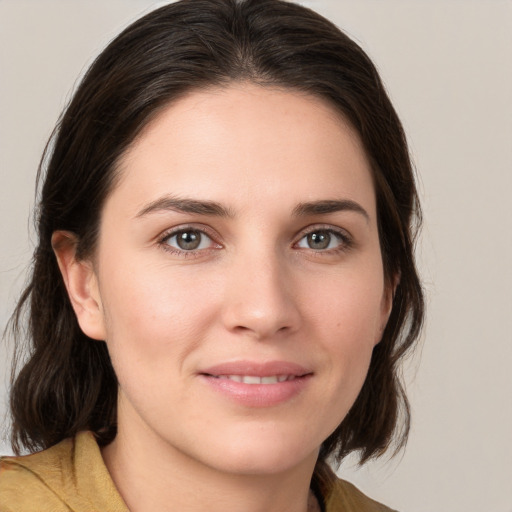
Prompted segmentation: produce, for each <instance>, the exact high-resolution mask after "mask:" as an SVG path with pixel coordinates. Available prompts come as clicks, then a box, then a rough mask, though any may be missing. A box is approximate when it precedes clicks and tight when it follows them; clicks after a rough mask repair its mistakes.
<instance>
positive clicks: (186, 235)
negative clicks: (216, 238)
mask: <svg viewBox="0 0 512 512" xmlns="http://www.w3.org/2000/svg"><path fill="white" fill-rule="evenodd" d="M176 241H177V243H178V246H179V247H180V249H184V250H186V251H191V250H193V249H197V248H198V247H199V244H200V243H201V234H200V233H198V232H197V231H183V232H182V233H179V234H178V236H177V237H176Z"/></svg>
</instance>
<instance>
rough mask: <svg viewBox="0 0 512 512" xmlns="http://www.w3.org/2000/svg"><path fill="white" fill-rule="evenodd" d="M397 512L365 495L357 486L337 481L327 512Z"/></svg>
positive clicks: (327, 505)
mask: <svg viewBox="0 0 512 512" xmlns="http://www.w3.org/2000/svg"><path fill="white" fill-rule="evenodd" d="M342 511H343V512H345V511H347V512H352V511H353V512H356V511H357V512H396V511H393V510H392V509H390V508H388V507H386V506H385V505H383V504H382V503H378V502H377V501H374V500H372V499H371V498H369V497H368V496H366V495H365V494H363V493H362V492H361V491H360V490H359V489H358V488H357V487H356V486H355V485H353V484H351V483H350V482H347V481H345V480H341V479H337V481H336V483H335V484H334V486H333V490H332V493H331V495H330V499H329V501H328V502H327V504H326V512H342Z"/></svg>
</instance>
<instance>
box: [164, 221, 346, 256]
mask: <svg viewBox="0 0 512 512" xmlns="http://www.w3.org/2000/svg"><path fill="white" fill-rule="evenodd" d="M190 232H195V233H199V234H200V235H201V236H206V237H207V238H209V239H210V244H213V245H214V246H215V247H208V248H203V249H191V250H184V249H178V248H176V247H172V246H171V245H169V243H168V241H169V239H171V238H173V237H176V236H178V235H179V234H180V233H190ZM314 233H327V234H329V235H330V236H333V235H334V237H335V238H336V239H337V240H338V241H339V244H338V246H337V247H334V248H330V249H325V250H324V249H313V248H307V250H308V251H310V252H312V253H313V254H315V256H322V255H333V254H339V253H343V252H346V251H348V250H350V249H351V248H352V247H353V245H354V241H353V239H352V237H351V236H350V235H349V234H348V233H347V232H346V231H345V230H341V229H335V228H333V227H332V226H322V225H315V226H311V227H309V228H306V229H304V230H303V231H302V232H301V233H300V235H299V238H298V240H297V241H296V242H294V244H293V247H298V244H299V243H300V242H301V241H302V240H303V239H304V238H306V237H308V236H309V235H312V234H314ZM215 238H216V237H215V235H214V234H213V233H211V232H210V230H208V229H206V228H205V227H204V226H201V227H196V226H180V227H179V228H173V229H171V230H169V231H166V232H165V233H163V234H162V236H160V237H159V239H158V245H159V246H161V247H162V249H163V250H165V251H167V252H170V253H171V254H175V255H178V256H181V257H185V258H191V257H199V256H200V255H201V254H204V253H205V251H208V252H210V251H211V250H217V249H221V248H222V245H221V244H220V243H218V242H216V241H215ZM200 243H202V241H201V242H200ZM298 248H299V249H300V247H298Z"/></svg>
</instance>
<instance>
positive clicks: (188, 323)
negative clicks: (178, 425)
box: [102, 265, 217, 375]
mask: <svg viewBox="0 0 512 512" xmlns="http://www.w3.org/2000/svg"><path fill="white" fill-rule="evenodd" d="M136 268H137V270H135V271H131V272H128V273H126V272H123V271H122V265H118V266H117V267H116V269H111V270H110V272H109V274H108V283H106V286H105V288H104V292H103V293H102V297H103V306H104V314H105V319H106V327H107V335H108V339H107V343H108V346H109V350H110V353H111V357H112V359H113V362H114V366H116V363H117V366H120V365H123V366H132V365H133V364H137V367H138V371H144V362H147V368H148V369H149V370H150V371H151V368H154V365H155V364H157V365H159V364H161V365H162V366H165V364H167V363H168V361H169V359H172V360H173V364H174V365H176V364H178V365H179V364H181V362H182V361H183V360H184V359H185V358H186V356H187V354H188V353H190V352H191V351H193V350H194V348H195V347H196V345H197V344H198V343H199V340H200V339H201V334H202V332H203V331H204V329H205V326H206V325H207V324H208V322H209V321H210V319H211V318H213V317H215V315H216V311H217V310H216V306H215V298H214V297H212V294H211V293H208V288H209V287H205V285H204V280H202V279H193V278H192V279H191V276H190V272H189V273H188V274H187V273H186V272H183V271H180V270H176V269H169V268H165V267H162V266H156V265H154V266H147V265H146V266H143V265H138V266H136ZM189 270H190V269H189ZM105 275H107V274H106V273H105ZM199 305H200V306H199ZM116 370H117V371H122V370H123V368H116ZM154 375H156V374H154Z"/></svg>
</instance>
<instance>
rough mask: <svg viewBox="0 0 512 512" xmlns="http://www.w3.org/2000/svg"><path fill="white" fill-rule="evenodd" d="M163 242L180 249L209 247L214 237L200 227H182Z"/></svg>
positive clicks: (192, 249) (189, 249)
mask: <svg viewBox="0 0 512 512" xmlns="http://www.w3.org/2000/svg"><path fill="white" fill-rule="evenodd" d="M163 242H164V243H165V244H166V245H169V246H171V247H173V248H175V249H178V250H180V251H196V250H201V249H208V247H210V246H211V245H212V239H211V238H210V237H209V236H208V235H206V234H205V233H203V232H202V231H199V230H198V229H182V230H180V231H177V232H174V233H172V234H171V235H169V236H168V237H167V238H165V239H164V240H163Z"/></svg>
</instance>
